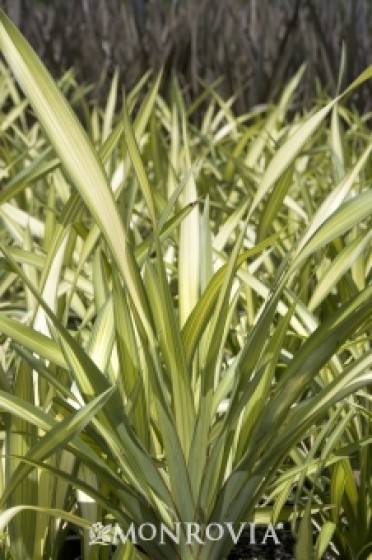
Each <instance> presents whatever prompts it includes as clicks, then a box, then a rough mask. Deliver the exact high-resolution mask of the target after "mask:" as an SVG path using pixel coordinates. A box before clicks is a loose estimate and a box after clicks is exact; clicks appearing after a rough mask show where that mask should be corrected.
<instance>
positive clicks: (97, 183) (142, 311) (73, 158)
mask: <svg viewBox="0 0 372 560" xmlns="http://www.w3.org/2000/svg"><path fill="white" fill-rule="evenodd" d="M0 47H1V51H2V54H3V55H4V57H5V59H6V60H7V62H8V64H9V65H10V67H11V69H12V71H13V73H14V74H15V76H16V78H17V81H18V83H19V84H20V86H21V87H22V89H23V90H24V92H25V94H26V96H27V98H28V99H29V101H30V103H31V105H32V107H33V109H34V111H35V113H36V115H37V116H38V118H39V120H40V123H41V124H42V126H43V128H44V129H45V131H46V133H47V135H48V138H49V140H50V142H51V144H52V145H53V147H54V149H55V151H56V152H57V155H58V156H59V157H60V159H61V162H62V165H63V167H64V169H65V170H66V172H67V174H68V175H69V177H70V178H71V180H72V183H73V184H74V186H75V187H76V189H77V190H78V191H79V194H80V196H81V197H82V198H83V199H84V201H85V203H86V205H87V206H88V208H89V210H90V211H91V212H92V214H93V216H94V218H95V220H96V222H97V224H98V225H99V227H100V229H101V231H102V233H103V235H104V237H105V239H106V241H107V243H108V245H109V247H110V249H111V252H112V255H113V257H114V259H115V262H116V264H117V266H118V268H119V270H120V272H121V274H122V276H123V278H124V280H125V283H126V286H127V289H128V291H129V293H130V296H131V298H132V300H133V303H134V305H135V306H136V309H137V312H138V315H139V317H140V319H141V321H142V323H143V326H144V328H145V330H146V333H147V335H148V336H149V338H150V340H153V330H152V325H151V314H150V310H149V307H148V303H147V299H146V295H145V292H144V290H143V285H142V282H141V278H140V275H139V271H138V268H137V266H136V263H135V259H134V257H133V254H132V252H131V250H130V247H129V244H128V240H127V236H126V233H125V230H124V227H123V224H122V222H121V219H120V216H119V213H118V211H117V208H116V205H115V201H114V197H113V195H112V192H111V189H110V186H109V184H108V181H107V177H106V175H105V172H104V169H103V166H102V163H101V162H100V160H99V158H98V156H97V154H96V152H95V151H94V149H93V147H92V145H91V143H90V141H89V139H88V137H87V135H86V133H85V132H84V130H83V128H82V126H81V125H80V123H79V121H78V120H77V118H76V116H75V115H74V113H73V111H72V109H71V108H70V106H69V105H68V103H67V101H66V100H65V98H64V97H63V95H62V94H61V93H60V91H59V90H58V88H57V86H56V85H55V83H54V82H53V80H52V78H51V76H50V75H49V73H48V72H47V70H46V69H45V67H44V66H43V64H42V63H41V62H40V60H39V59H38V57H37V55H36V54H35V52H34V51H33V50H32V48H31V47H30V45H29V44H28V43H27V41H26V40H25V39H24V38H23V36H22V35H21V33H20V32H19V31H18V29H17V28H16V27H15V26H14V25H13V23H12V22H11V21H10V20H9V19H8V17H7V16H6V15H5V14H4V12H3V11H0Z"/></svg>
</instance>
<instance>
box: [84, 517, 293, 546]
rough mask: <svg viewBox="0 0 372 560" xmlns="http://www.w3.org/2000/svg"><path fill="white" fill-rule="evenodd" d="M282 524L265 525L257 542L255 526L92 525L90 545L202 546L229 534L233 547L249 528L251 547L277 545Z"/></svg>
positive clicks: (187, 524) (178, 524)
mask: <svg viewBox="0 0 372 560" xmlns="http://www.w3.org/2000/svg"><path fill="white" fill-rule="evenodd" d="M282 526H283V525H282V524H281V523H279V524H278V525H276V527H274V526H273V525H272V524H271V523H270V524H269V525H267V527H266V531H265V534H264V536H263V538H262V540H261V541H260V542H257V541H256V525H255V523H239V524H238V526H234V524H233V523H231V522H228V521H226V522H224V523H209V524H207V525H201V524H199V523H192V522H189V523H187V522H185V523H181V522H177V523H174V528H173V529H170V528H169V527H168V526H167V525H165V524H164V523H161V524H160V526H157V525H154V524H153V523H142V524H141V525H138V526H136V525H135V524H134V523H131V524H130V525H129V527H128V529H127V530H126V531H124V530H123V529H122V527H120V525H119V524H118V523H115V524H114V525H113V524H111V523H110V524H108V525H103V523H100V522H98V523H93V525H92V526H91V528H90V529H89V538H90V540H89V544H90V545H93V544H101V545H109V544H119V543H120V542H121V543H125V542H126V541H127V540H130V541H131V542H132V543H133V544H137V543H140V542H144V541H155V540H156V541H157V542H158V544H162V545H165V544H167V539H171V540H172V541H173V542H175V543H176V544H179V543H180V542H181V540H184V542H185V543H186V544H193V543H199V544H205V543H206V542H207V541H219V540H220V539H222V538H224V536H225V535H226V532H227V533H228V534H229V535H230V537H231V539H232V541H233V542H234V544H237V542H238V540H239V538H240V536H241V534H242V533H243V531H244V529H245V528H247V529H249V543H250V544H266V543H267V542H268V539H272V540H271V541H270V542H274V543H275V544H280V541H279V539H278V536H277V534H276V531H275V529H281V528H282Z"/></svg>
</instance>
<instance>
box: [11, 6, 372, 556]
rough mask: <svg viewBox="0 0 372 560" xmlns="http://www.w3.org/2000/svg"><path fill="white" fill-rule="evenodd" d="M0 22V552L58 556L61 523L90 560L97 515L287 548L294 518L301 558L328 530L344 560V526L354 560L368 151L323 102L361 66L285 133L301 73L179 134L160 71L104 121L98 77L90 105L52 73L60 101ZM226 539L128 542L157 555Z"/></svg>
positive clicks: (363, 470) (334, 105) (368, 289)
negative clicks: (231, 529)
mask: <svg viewBox="0 0 372 560" xmlns="http://www.w3.org/2000/svg"><path fill="white" fill-rule="evenodd" d="M0 25H1V26H0V45H1V49H2V53H3V55H4V58H5V59H6V62H7V64H8V65H9V67H10V69H11V70H12V71H13V72H14V74H15V77H16V80H17V82H18V84H19V85H20V87H21V88H22V90H23V92H24V94H25V97H23V95H21V94H20V93H19V91H18V89H17V87H16V86H15V83H14V81H13V79H12V77H11V75H10V72H9V70H8V69H7V67H5V66H2V67H1V78H0V79H1V81H2V84H3V87H2V89H1V91H3V92H4V93H3V97H2V100H1V102H2V118H1V123H0V126H1V128H2V131H3V138H2V143H1V146H0V165H1V174H2V177H3V180H4V183H5V187H4V188H3V189H2V190H1V192H0V204H1V206H0V217H1V220H2V224H3V227H2V230H1V239H0V242H1V245H0V250H1V276H0V293H1V298H2V303H1V308H0V331H1V333H2V340H1V356H0V357H1V367H0V381H1V389H0V406H1V410H2V411H3V416H2V422H3V433H4V440H3V446H2V448H3V455H4V456H5V462H4V471H3V477H2V498H1V505H2V513H1V514H0V525H1V527H2V528H3V530H4V533H3V554H4V556H5V557H9V558H12V557H15V558H22V559H27V558H30V559H35V560H37V559H42V558H46V557H47V558H57V556H58V551H59V550H60V547H61V545H62V543H63V540H64V536H65V531H66V527H67V526H66V522H69V523H73V524H74V525H75V526H77V527H80V528H81V530H82V540H83V543H84V550H83V557H84V558H96V557H101V558H107V554H108V552H107V550H106V549H99V550H97V549H96V548H95V547H89V546H88V538H87V529H89V527H90V525H91V524H92V523H95V522H97V521H102V522H104V523H110V522H113V521H116V522H118V523H119V524H120V525H121V526H122V527H123V529H126V528H128V527H129V526H130V524H131V523H132V522H134V523H135V524H136V525H139V524H141V523H143V522H150V523H153V524H154V525H159V524H160V523H163V524H165V525H166V526H168V527H169V529H170V530H172V528H173V527H174V526H175V524H176V523H185V522H197V523H199V524H200V525H205V524H207V523H211V522H226V521H228V522H231V523H239V522H241V521H250V520H253V519H255V520H258V521H263V522H269V521H270V522H273V523H276V522H277V521H278V520H288V519H290V520H292V521H293V525H294V528H295V525H296V521H297V520H298V519H301V523H300V527H299V530H298V543H297V555H298V557H299V558H301V559H303V558H307V557H308V555H309V554H310V551H311V548H312V545H311V538H312V534H311V523H313V525H314V526H316V527H317V528H318V529H319V531H318V536H317V542H316V544H315V549H316V555H317V558H321V557H322V554H323V552H324V551H325V549H326V548H327V546H328V545H329V543H330V542H331V540H332V544H333V546H335V547H336V548H338V550H342V551H343V552H344V551H345V550H347V551H350V554H351V553H352V551H353V550H355V548H353V547H354V544H353V542H352V539H353V538H354V537H353V536H352V531H349V533H346V531H344V528H343V522H344V519H347V521H348V523H350V524H352V523H353V522H354V519H355V516H356V515H357V514H358V515H359V518H362V519H363V520H364V521H365V533H364V534H365V539H366V542H365V543H363V547H364V548H363V550H362V552H361V551H358V553H359V556H360V558H365V557H366V556H365V554H366V553H367V552H368V542H367V541H368V534H369V533H368V523H370V520H369V518H368V517H367V511H369V510H368V509H367V508H366V503H367V500H368V499H369V498H367V497H366V496H368V492H370V489H369V486H368V484H367V480H366V476H370V472H371V468H370V462H368V460H367V459H366V458H365V456H364V449H368V446H369V445H370V427H371V421H370V410H369V409H370V396H369V392H368V388H367V387H368V385H369V384H370V382H371V364H372V351H371V342H370V334H371V324H370V318H371V309H372V298H371V296H372V286H371V283H370V276H371V264H372V263H371V252H370V247H371V244H370V239H371V233H370V229H371V228H370V225H371V223H370V221H371V210H370V209H371V204H372V192H371V189H370V184H371V159H370V154H371V151H372V142H371V135H370V132H369V130H368V126H367V124H368V123H366V122H365V121H366V119H367V117H368V116H367V117H366V118H360V117H359V116H358V115H356V114H354V113H352V112H350V111H349V110H347V109H345V108H344V107H343V106H342V101H343V99H344V98H345V97H346V96H347V95H348V94H350V93H351V92H352V91H354V89H355V88H357V87H358V86H359V85H360V84H362V83H363V82H364V81H365V80H367V79H370V78H371V75H372V69H371V68H369V69H368V70H366V71H365V72H364V73H363V74H362V75H361V76H360V77H359V78H358V79H357V80H356V81H355V82H354V83H353V84H351V85H350V86H349V88H348V89H347V90H346V91H344V92H343V93H342V94H340V95H339V96H338V97H337V98H335V99H333V100H330V101H328V102H325V103H321V104H319V106H318V107H314V108H313V109H312V110H311V111H310V112H309V113H305V114H297V115H295V116H294V118H293V119H292V120H291V121H287V120H286V118H285V117H286V112H287V110H288V108H289V107H290V104H291V99H292V96H293V93H294V91H295V90H296V87H297V85H298V83H299V81H300V80H301V77H302V74H303V69H300V70H299V72H298V73H297V75H296V76H295V77H294V78H293V79H292V80H291V81H290V82H289V83H288V85H287V86H286V88H285V89H284V91H283V93H282V96H281V99H280V101H279V103H278V105H277V106H275V107H269V108H266V109H265V110H261V111H252V112H250V113H247V114H244V115H243V116H241V117H239V118H237V117H235V116H234V114H233V113H232V112H231V110H230V102H224V101H223V100H222V99H221V98H220V97H219V96H218V95H217V94H216V93H215V92H214V91H213V90H212V89H211V90H208V91H207V92H206V93H207V94H208V96H209V99H210V101H209V105H208V109H207V110H206V112H205V113H204V117H203V119H202V122H201V124H200V127H198V128H196V127H195V126H194V125H193V124H192V115H193V111H195V110H196V109H197V106H198V103H201V102H202V101H205V99H206V95H203V97H202V98H201V99H200V100H198V101H197V102H196V103H195V104H194V105H192V106H190V107H189V108H187V107H186V106H185V104H184V102H183V98H182V94H181V91H180V88H179V86H178V84H177V82H176V81H174V82H173V87H172V92H171V98H170V101H169V102H166V101H165V100H164V99H163V98H162V97H161V96H160V95H159V93H158V89H159V83H160V79H161V76H159V77H158V78H157V79H155V80H154V82H153V84H152V85H151V87H147V86H148V76H147V77H145V78H144V79H143V80H142V81H141V82H139V83H138V85H137V86H136V87H135V88H134V89H133V90H132V91H131V92H130V93H128V95H127V96H126V99H125V102H124V104H123V108H122V111H121V112H120V113H119V114H116V113H115V106H116V100H117V77H115V78H114V79H113V81H112V86H111V91H110V94H109V96H108V100H107V104H106V106H105V108H104V109H100V108H99V107H97V106H95V107H93V108H92V109H90V108H89V106H88V105H87V104H86V102H85V101H84V95H83V92H82V91H81V90H79V88H75V89H73V91H72V93H71V83H72V82H71V76H69V75H67V76H65V78H64V79H63V80H62V83H61V88H62V89H65V91H66V92H68V95H69V96H70V98H71V103H70V104H68V103H67V102H66V100H65V98H64V97H63V95H62V94H61V92H60V90H59V89H58V88H57V87H56V85H55V84H54V82H53V81H52V79H51V78H50V76H49V75H48V73H47V72H46V70H45V68H44V67H43V66H42V64H41V62H40V61H39V59H38V58H37V57H36V55H35V54H34V53H33V51H32V50H31V49H30V47H29V45H28V44H27V43H26V41H25V40H24V39H23V37H22V36H21V35H20V33H19V32H18V31H17V29H16V28H15V27H14V26H13V25H12V24H11V23H10V21H9V20H8V19H7V18H6V16H5V15H4V14H1V16H0ZM146 88H147V90H146ZM145 91H147V93H146V94H144V92H145ZM74 103H78V104H79V107H80V110H79V113H80V114H81V115H83V118H85V126H84V127H82V125H81V124H80V123H79V121H78V120H77V118H76V116H75V115H74V113H73V111H72V109H71V106H72V104H74ZM35 117H36V119H35ZM329 118H330V123H329V122H328V121H329ZM84 129H85V130H84ZM350 465H353V468H354V469H355V471H358V472H359V473H360V478H359V479H358V480H359V482H358V481H357V482H352V480H353V481H354V477H353V474H352V469H351V467H350ZM367 473H369V474H368V475H367ZM350 477H351V478H350ZM305 482H306V484H305ZM358 485H359V486H358ZM358 488H360V490H361V493H360V494H359V501H358V499H357V498H356V496H357V495H358ZM289 501H291V502H292V503H293V507H289V506H288V502H289ZM368 515H369V514H368ZM353 516H354V517H353ZM350 526H351V525H350ZM348 538H349V541H350V542H349V545H348V544H347V543H346V541H347V539H348ZM345 543H346V544H345ZM232 546H233V543H232V541H231V539H230V538H229V537H228V536H227V537H226V538H224V539H221V540H219V541H215V542H206V543H205V544H203V545H201V544H200V543H198V542H193V543H191V544H190V543H188V542H187V539H186V536H185V534H183V533H182V534H181V539H180V543H175V542H174V541H173V540H172V539H171V538H169V539H168V541H167V542H166V545H159V543H157V542H154V541H143V542H141V547H142V550H144V551H145V552H146V553H147V554H148V555H149V556H150V558H151V559H153V560H157V559H159V560H160V559H161V560H163V559H167V558H169V559H170V560H173V559H174V558H179V559H183V560H187V559H189V558H190V559H196V558H198V559H200V560H212V559H215V558H224V557H226V555H227V554H228V552H229V550H230V549H231V548H232ZM347 553H349V552H347ZM345 554H346V553H345ZM99 555H101V556H99ZM142 557H143V554H142V552H141V551H140V550H139V549H137V548H135V547H134V546H133V545H132V544H131V543H130V542H129V541H128V542H127V543H125V544H124V543H123V544H119V546H118V548H117V550H116V552H115V558H117V559H118V558H142ZM350 557H352V556H350Z"/></svg>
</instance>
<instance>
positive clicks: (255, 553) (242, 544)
mask: <svg viewBox="0 0 372 560" xmlns="http://www.w3.org/2000/svg"><path fill="white" fill-rule="evenodd" d="M275 532H276V535H277V538H278V541H279V544H276V543H275V542H274V539H273V538H270V537H269V538H267V539H266V544H260V543H262V542H263V541H264V539H265V533H266V527H258V526H257V527H256V528H255V539H254V540H255V541H256V542H255V543H254V542H252V540H253V539H252V538H251V534H250V531H249V529H245V530H244V531H243V533H242V535H241V537H240V539H239V542H238V544H237V545H236V546H235V548H234V549H233V550H232V552H231V553H230V554H229V556H228V559H227V560H248V559H254V560H295V555H294V547H295V539H294V538H293V535H292V533H291V531H290V529H289V528H287V527H284V528H283V529H275Z"/></svg>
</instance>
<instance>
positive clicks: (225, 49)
mask: <svg viewBox="0 0 372 560" xmlns="http://www.w3.org/2000/svg"><path fill="white" fill-rule="evenodd" d="M0 6H2V7H4V8H5V10H6V11H7V13H8V14H9V15H10V16H11V18H12V19H13V21H14V22H15V23H16V25H17V27H19V28H20V29H21V31H22V32H23V33H24V35H25V36H26V38H27V39H28V40H29V41H30V42H31V44H32V46H33V47H34V48H35V49H36V51H37V53H38V54H39V55H40V56H41V58H42V59H43V61H44V62H45V63H46V65H47V67H48V68H49V70H51V71H52V73H53V74H54V76H57V77H59V76H60V75H61V73H62V71H63V70H67V69H69V68H71V67H72V66H74V67H75V69H76V71H77V78H78V81H79V82H80V83H81V82H82V81H85V82H88V83H92V84H95V85H94V93H95V94H96V95H98V96H99V97H100V98H101V99H102V98H103V96H104V95H105V94H106V93H107V84H108V80H107V78H108V77H110V76H112V74H113V72H114V70H115V68H119V70H120V75H121V80H122V81H123V83H124V84H125V86H126V88H129V89H130V88H131V87H133V86H134V84H135V83H136V82H137V80H138V79H139V78H140V77H141V76H142V75H143V74H144V72H145V71H146V70H148V69H149V68H151V69H154V70H156V71H157V70H159V68H160V67H162V66H164V67H165V77H164V80H163V91H164V90H165V89H167V88H168V86H169V77H170V75H171V73H172V70H173V69H174V70H176V72H177V74H178V77H179V79H180V82H181V85H182V87H183V89H184V90H185V93H186V99H188V101H190V100H191V99H194V98H195V96H196V95H197V94H199V93H200V92H201V91H202V85H201V84H200V82H199V78H201V79H202V80H205V81H206V82H208V83H210V82H213V81H214V80H216V79H219V78H221V77H223V82H222V83H221V84H220V85H219V88H218V91H219V93H220V94H222V95H223V97H224V98H228V97H230V96H231V95H235V96H236V103H235V107H234V109H235V110H236V111H238V112H244V111H247V110H249V108H250V107H252V105H255V104H257V103H264V102H266V101H268V100H271V99H272V98H273V97H274V98H275V96H277V95H278V93H279V92H280V90H281V84H282V83H283V82H287V81H288V80H289V79H290V78H291V77H292V76H293V74H294V72H295V71H296V70H297V69H298V67H299V66H300V64H302V62H304V61H306V63H307V72H306V74H305V77H304V79H303V80H302V83H301V86H300V89H299V102H300V104H301V105H302V106H304V105H306V106H309V104H310V103H311V102H312V100H313V98H314V94H315V93H316V81H315V78H319V80H320V82H321V84H322V85H323V86H325V85H327V86H328V87H329V93H330V94H331V95H335V94H336V85H337V76H338V71H339V61H340V52H341V44H342V42H345V44H346V47H347V64H346V72H345V74H344V83H343V84H342V85H343V86H345V85H346V84H349V83H351V81H352V80H353V79H354V78H355V77H356V76H357V75H358V74H359V73H360V72H361V71H362V70H363V69H364V68H365V67H366V66H367V65H368V64H369V63H370V62H371V53H372V4H371V2H369V1H368V0H330V1H327V2H324V1H323V0H274V1H273V0H259V1H258V0H251V1H241V0H226V1H220V0H197V1H196V0H132V1H129V0H126V1H123V0H77V1H74V2H67V1H65V0H54V1H48V2H46V1H41V0H39V1H36V0H1V1H0ZM371 94H372V91H371V85H370V84H368V85H365V86H364V87H363V88H361V89H360V90H358V93H356V95H355V97H354V102H355V103H357V105H358V107H359V109H368V108H369V107H370V106H371V102H370V100H371V98H372V95H371Z"/></svg>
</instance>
